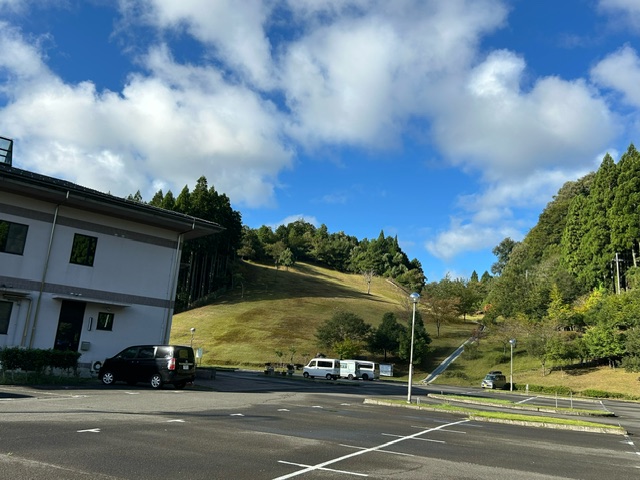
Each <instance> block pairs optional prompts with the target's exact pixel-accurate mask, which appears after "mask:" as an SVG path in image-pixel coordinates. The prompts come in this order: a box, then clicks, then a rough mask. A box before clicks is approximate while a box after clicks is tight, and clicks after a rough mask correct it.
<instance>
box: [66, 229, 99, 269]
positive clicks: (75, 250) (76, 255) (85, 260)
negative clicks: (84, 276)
mask: <svg viewBox="0 0 640 480" xmlns="http://www.w3.org/2000/svg"><path fill="white" fill-rule="evenodd" d="M84 242H86V245H83V243H84ZM97 248H98V237H92V236H90V235H85V234H83V233H76V234H74V235H73V243H72V244H71V255H70V257H69V263H73V264H74V265H82V266H85V267H93V263H94V262H95V259H96V250H97Z"/></svg>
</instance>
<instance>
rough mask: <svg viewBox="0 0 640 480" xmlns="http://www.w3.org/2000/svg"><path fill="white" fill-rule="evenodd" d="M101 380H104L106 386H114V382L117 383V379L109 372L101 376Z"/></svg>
mask: <svg viewBox="0 0 640 480" xmlns="http://www.w3.org/2000/svg"><path fill="white" fill-rule="evenodd" d="M100 380H102V383H104V384H105V385H113V382H115V380H116V378H115V377H114V375H113V373H112V372H110V371H108V370H107V371H106V372H104V373H103V374H102V375H101V376H100Z"/></svg>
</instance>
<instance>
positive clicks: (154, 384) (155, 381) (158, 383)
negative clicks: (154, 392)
mask: <svg viewBox="0 0 640 480" xmlns="http://www.w3.org/2000/svg"><path fill="white" fill-rule="evenodd" d="M151 388H162V377H161V376H160V374H159V373H155V374H154V375H153V376H152V377H151Z"/></svg>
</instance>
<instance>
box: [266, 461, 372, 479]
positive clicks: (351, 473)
mask: <svg viewBox="0 0 640 480" xmlns="http://www.w3.org/2000/svg"><path fill="white" fill-rule="evenodd" d="M278 463H284V464H285V465H293V466H295V467H302V468H313V467H312V466H311V465H305V464H303V463H293V462H285V461H282V460H280V461H279V462H278ZM314 470H323V471H325V472H335V473H345V474H347V475H355V476H357V477H368V476H369V475H367V474H365V473H357V472H348V471H346V470H334V469H333V468H317V469H315V468H314Z"/></svg>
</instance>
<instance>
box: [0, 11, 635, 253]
mask: <svg viewBox="0 0 640 480" xmlns="http://www.w3.org/2000/svg"><path fill="white" fill-rule="evenodd" d="M54 3H55V2H54ZM3 4H4V5H5V6H9V7H12V8H13V7H16V6H17V5H18V4H17V3H16V2H12V1H9V0H0V5H3ZM506 5H507V3H506V2H504V1H500V0H447V1H440V0H430V1H427V0H394V1H393V2H389V1H388V0H374V1H370V0H366V1H365V0H356V1H351V2H346V1H342V0H323V1H320V0H290V1H289V2H259V1H255V2H240V3H239V2H236V1H232V0H220V1H216V2H211V1H208V0H182V1H179V2H177V1H173V2H167V1H161V0H119V2H118V6H119V11H120V12H121V15H122V22H121V24H120V26H119V27H120V30H119V31H118V32H117V33H116V35H118V34H122V35H124V34H123V33H122V32H124V31H128V29H130V31H131V32H133V31H136V30H135V28H137V27H140V26H144V28H145V29H148V30H145V32H147V33H148V32H151V33H149V34H148V35H143V36H141V39H140V40H139V42H140V43H139V44H137V45H136V47H137V48H135V49H127V55H131V56H132V60H133V61H132V66H131V71H130V72H128V75H127V77H126V78H127V80H126V82H125V85H124V86H123V87H122V88H121V89H119V90H118V91H109V90H98V89H97V88H96V85H95V84H94V83H92V82H90V81H89V82H82V83H68V82H65V81H64V80H63V79H62V78H60V77H58V76H57V75H56V74H55V73H54V72H53V71H52V70H50V69H49V67H48V64H47V60H48V59H47V57H46V56H45V55H44V53H43V51H42V50H41V49H40V47H39V44H38V39H35V40H34V39H33V38H30V37H27V36H26V35H24V34H22V33H21V32H20V31H19V30H17V29H15V28H12V27H10V26H9V25H8V24H0V51H2V52H3V55H1V56H0V101H3V103H4V105H2V106H1V107H0V129H1V131H2V132H7V133H9V132H10V133H11V135H12V136H13V137H14V138H16V139H18V140H21V141H20V142H19V143H18V147H17V148H18V149H20V155H19V156H17V155H16V158H20V161H21V162H22V165H23V166H24V167H25V168H28V169H33V170H36V171H41V172H43V173H46V174H50V175H54V176H58V177H62V178H67V179H70V180H73V181H77V182H79V183H81V184H83V185H86V186H88V187H93V188H97V189H104V188H105V185H108V187H107V188H108V189H109V190H110V191H111V192H112V193H114V194H118V195H127V194H129V193H134V192H135V191H136V190H138V189H140V188H141V186H144V191H143V192H142V193H143V197H145V198H150V197H151V196H152V195H153V193H155V190H154V189H158V188H162V189H163V190H165V193H166V190H167V189H172V190H173V191H174V193H177V192H179V191H180V190H181V189H182V187H183V186H184V185H188V184H190V183H191V184H192V183H193V182H194V181H195V179H196V178H197V177H199V176H200V175H205V176H206V177H207V180H208V181H209V184H210V185H212V186H214V187H215V188H216V189H217V190H218V191H221V192H224V193H226V194H227V195H229V197H230V198H232V199H233V201H234V203H236V204H239V205H241V206H247V207H262V206H269V205H273V204H274V203H276V201H277V189H278V187H279V182H278V176H279V174H280V173H281V172H282V171H283V170H285V169H290V168H295V161H298V160H300V157H299V156H298V153H299V152H305V153H306V152H317V151H319V150H320V149H327V150H332V149H333V147H334V146H336V147H338V148H342V147H346V148H347V149H352V148H354V149H358V151H380V150H385V151H390V150H393V149H398V150H400V149H401V148H402V145H403V142H404V141H405V140H406V137H407V135H408V134H407V132H408V131H411V132H412V135H415V137H416V139H417V143H418V144H423V145H426V144H429V145H430V146H434V149H435V150H436V152H437V153H436V154H435V156H436V157H437V158H439V159H440V161H442V162H444V163H446V164H447V166H454V167H457V168H461V169H464V170H465V171H466V172H472V173H473V174H474V175H475V176H476V177H477V178H478V179H479V182H480V184H481V185H482V188H483V190H482V191H479V192H475V193H474V194H472V195H467V196H465V197H461V198H460V199H459V204H458V208H459V211H458V212H457V214H456V216H455V217H454V218H452V220H451V223H450V225H449V227H448V228H446V229H443V230H441V231H439V232H437V233H436V234H435V236H434V237H433V238H431V239H430V240H429V241H428V242H426V244H425V247H426V248H427V250H428V251H429V252H430V253H431V254H432V255H434V256H436V257H438V258H452V257H454V256H455V255H457V254H458V253H459V252H462V251H465V250H474V249H480V248H486V247H493V246H495V245H497V244H498V243H499V242H500V241H501V240H502V239H503V238H504V237H505V236H511V237H512V238H518V237H519V235H521V233H519V232H520V225H518V224H517V223H516V222H514V220H513V219H514V217H515V213H514V212H515V211H516V209H520V208H526V207H530V206H532V205H538V206H543V204H544V203H546V202H547V201H548V199H549V198H551V196H552V195H553V194H554V193H555V192H557V190H558V188H559V187H560V186H561V185H562V183H564V182H565V181H566V180H570V179H571V180H573V179H575V178H577V177H578V176H580V175H583V174H584V173H586V171H585V158H591V157H592V155H593V152H595V151H597V152H602V151H606V150H607V148H609V147H610V143H611V142H612V141H613V139H614V138H615V136H616V135H617V134H618V133H619V132H620V126H619V121H620V119H619V118H618V117H617V116H616V115H615V114H614V113H613V112H612V108H611V106H610V105H609V104H608V101H609V99H608V98H607V97H605V96H603V94H602V93H601V92H600V91H599V90H598V88H600V87H604V88H607V89H613V90H615V91H617V92H620V93H621V94H622V96H623V98H624V99H625V101H626V102H627V103H628V104H629V105H632V106H635V107H637V106H638V105H640V97H639V96H638V95H639V94H638V92H637V90H638V89H637V85H638V84H640V61H639V59H638V55H637V53H636V52H635V51H634V50H633V49H632V48H631V47H623V48H622V49H620V50H619V51H618V52H614V53H612V54H611V55H609V56H608V57H606V58H604V59H603V60H602V61H601V62H600V63H598V64H597V65H596V66H595V67H594V68H593V70H592V72H591V78H590V79H564V78H561V77H559V76H544V77H539V78H535V77H534V78H532V79H531V78H529V77H528V75H529V73H530V72H528V70H527V69H528V66H527V59H526V58H525V57H524V56H523V55H522V54H519V53H518V52H514V51H511V50H506V49H502V50H493V51H491V50H483V49H481V48H480V44H481V41H482V39H483V36H485V35H487V34H490V33H493V32H495V31H496V30H498V29H500V28H502V27H503V26H505V24H506V22H507V20H508V9H507V7H506ZM599 5H600V7H601V8H602V9H603V10H606V11H614V10H615V11H623V10H624V11H625V12H627V13H628V14H629V16H631V17H633V16H634V15H636V14H638V11H639V10H640V7H637V2H635V1H631V0H628V1H624V0H600V3H599ZM274 32H275V33H274ZM131 35H132V34H131ZM183 37H186V38H189V39H190V40H191V41H194V42H195V44H196V45H198V47H199V48H201V58H198V59H195V58H192V59H191V61H189V62H188V61H185V60H177V59H176V57H175V52H174V51H173V50H172V45H173V43H172V41H173V40H175V39H176V38H183ZM143 42H144V43H143ZM129 47H130V46H129ZM133 52H137V53H136V54H135V55H134V53H133ZM525 78H526V79H527V81H526V82H525V80H524V79H525ZM590 82H593V83H590ZM425 132H426V133H425ZM340 161H341V162H348V161H349V159H348V158H341V159H340ZM347 199H348V196H347V195H346V194H345V193H344V192H342V191H337V192H334V193H333V194H331V195H327V196H326V197H324V199H323V200H324V202H333V203H337V204H342V203H343V202H345V201H347ZM318 203H320V202H318ZM300 218H303V219H305V221H310V223H313V224H317V223H318V222H317V220H316V218H315V217H313V216H305V215H294V216H292V217H290V218H288V219H285V220H283V222H282V223H288V222H290V221H295V220H296V219H300ZM423 243H424V242H423Z"/></svg>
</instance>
